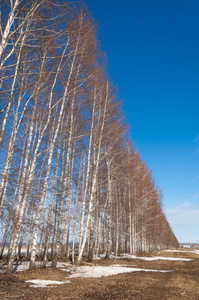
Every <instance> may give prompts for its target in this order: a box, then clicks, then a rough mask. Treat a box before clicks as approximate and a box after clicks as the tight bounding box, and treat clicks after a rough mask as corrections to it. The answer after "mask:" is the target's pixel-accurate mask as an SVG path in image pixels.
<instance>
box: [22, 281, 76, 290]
mask: <svg viewBox="0 0 199 300" xmlns="http://www.w3.org/2000/svg"><path fill="white" fill-rule="evenodd" d="M25 282H27V283H33V284H34V285H30V287H34V288H38V287H42V288H43V287H48V285H50V287H57V285H59V284H64V283H71V281H70V280H65V281H56V280H40V279H34V280H26V281H25Z"/></svg>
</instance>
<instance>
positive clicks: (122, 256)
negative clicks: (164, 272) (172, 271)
mask: <svg viewBox="0 0 199 300" xmlns="http://www.w3.org/2000/svg"><path fill="white" fill-rule="evenodd" d="M103 257H104V255H102V256H101V258H103ZM110 258H115V259H125V258H129V259H142V260H146V261H154V260H172V261H179V260H181V261H190V260H192V259H191V258H176V257H162V256H153V257H139V256H136V255H131V254H128V253H123V254H121V255H120V256H114V255H110ZM97 259H100V258H99V256H98V258H97Z"/></svg>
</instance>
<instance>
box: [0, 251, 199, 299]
mask: <svg viewBox="0 0 199 300" xmlns="http://www.w3.org/2000/svg"><path fill="white" fill-rule="evenodd" d="M154 254H155V255H158V256H170V257H184V258H193V259H194V260H192V261H189V262H184V261H174V262H173V261H163V260H158V261H152V262H147V261H143V260H138V259H136V260H130V259H127V260H117V261H114V260H111V259H110V260H100V261H95V262H94V264H98V265H111V264H113V263H114V262H115V263H116V264H125V265H129V266H135V265H136V267H138V268H146V269H154V270H158V269H159V270H173V272H170V273H152V272H135V273H127V274H119V275H115V276H108V277H102V278H72V279H70V281H71V283H66V284H63V285H59V286H57V287H45V288H32V287H30V286H29V285H30V284H29V283H25V280H31V279H48V280H62V281H63V280H67V276H68V273H66V272H63V271H61V270H59V269H36V270H34V271H24V272H17V273H13V274H11V275H6V274H0V299H2V300H5V299H26V300H33V299H34V300H35V299H39V300H40V299H46V300H47V299H48V300H50V299H51V300H54V299H56V300H62V299H100V300H101V299H107V300H108V299H136V300H140V299H147V300H149V299H151V300H152V299H153V300H156V299H157V300H158V299H160V300H163V299H170V300H175V299H183V300H186V299H187V300H192V299H198V300H199V255H195V254H192V253H173V252H161V253H157V252H156V253H152V254H149V256H152V255H154Z"/></svg>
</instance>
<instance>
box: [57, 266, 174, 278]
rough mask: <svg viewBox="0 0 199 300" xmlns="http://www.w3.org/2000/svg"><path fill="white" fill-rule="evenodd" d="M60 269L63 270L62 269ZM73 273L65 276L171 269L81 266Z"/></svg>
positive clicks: (96, 275) (95, 275) (93, 275)
mask: <svg viewBox="0 0 199 300" xmlns="http://www.w3.org/2000/svg"><path fill="white" fill-rule="evenodd" d="M62 271H65V270H64V269H62ZM72 272H73V274H71V275H69V276H68V277H67V278H78V277H84V278H86V277H92V278H99V277H103V276H112V275H117V274H122V273H132V272H161V273H168V272H172V270H166V271H165V270H152V269H139V268H130V267H129V268H126V267H123V266H115V265H114V266H92V267H90V266H81V267H77V268H75V269H74V270H73V271H72Z"/></svg>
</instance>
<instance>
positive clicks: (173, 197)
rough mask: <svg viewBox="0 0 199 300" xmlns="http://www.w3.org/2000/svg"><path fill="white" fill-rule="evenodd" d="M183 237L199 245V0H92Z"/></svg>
mask: <svg viewBox="0 0 199 300" xmlns="http://www.w3.org/2000/svg"><path fill="white" fill-rule="evenodd" d="M86 3H87V4H88V7H89V9H90V10H91V11H92V13H93V16H94V18H95V19H96V20H97V21H98V25H99V26H98V27H99V29H98V38H99V40H100V43H101V48H102V49H103V50H104V51H105V52H106V53H107V56H108V61H109V75H110V76H111V78H112V79H113V80H114V82H115V84H116V85H117V86H118V88H119V90H120V97H121V98H123V99H124V111H125V112H126V113H127V121H128V122H129V123H130V126H131V137H132V140H133V141H134V144H135V146H136V147H137V148H138V149H139V152H140V155H141V158H142V159H143V160H144V161H145V162H146V163H147V165H148V166H149V168H151V169H152V171H153V177H154V179H155V182H156V184H157V185H158V186H159V187H160V188H161V189H162V191H163V208H164V211H165V213H166V215H167V219H168V221H169V223H170V224H171V226H172V228H173V231H174V233H175V234H176V237H177V238H178V240H179V242H198V243H199V1H198V0H186V1H185V0H151V1H149V0H123V1H121V0H100V1H99V0H87V1H86Z"/></svg>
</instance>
